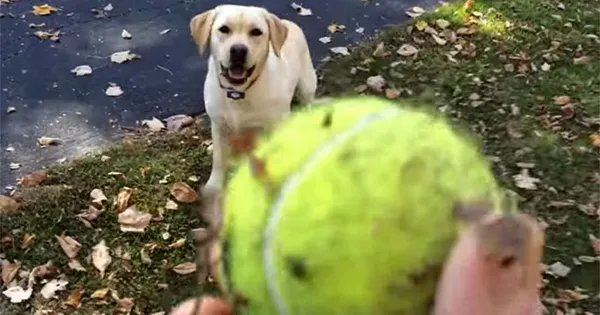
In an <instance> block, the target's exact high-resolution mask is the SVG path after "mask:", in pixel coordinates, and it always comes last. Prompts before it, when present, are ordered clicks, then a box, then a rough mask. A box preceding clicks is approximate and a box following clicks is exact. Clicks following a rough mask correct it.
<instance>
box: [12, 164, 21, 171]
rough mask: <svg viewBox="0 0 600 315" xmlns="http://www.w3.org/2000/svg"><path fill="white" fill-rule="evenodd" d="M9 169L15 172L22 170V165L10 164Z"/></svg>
mask: <svg viewBox="0 0 600 315" xmlns="http://www.w3.org/2000/svg"><path fill="white" fill-rule="evenodd" d="M9 168H10V169H11V170H13V171H14V170H17V169H20V168H21V164H19V163H10V165H9Z"/></svg>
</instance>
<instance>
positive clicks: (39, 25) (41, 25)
mask: <svg viewBox="0 0 600 315" xmlns="http://www.w3.org/2000/svg"><path fill="white" fill-rule="evenodd" d="M44 26H46V23H40V24H34V23H29V28H40V27H44Z"/></svg>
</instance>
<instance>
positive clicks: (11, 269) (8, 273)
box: [2, 260, 21, 287]
mask: <svg viewBox="0 0 600 315" xmlns="http://www.w3.org/2000/svg"><path fill="white" fill-rule="evenodd" d="M20 268H21V262H20V261H18V260H15V262H14V263H9V262H8V261H4V262H3V263H2V284H4V286H5V287H8V284H9V283H10V282H11V281H13V279H14V278H15V276H16V275H17V273H18V272H19V269H20Z"/></svg>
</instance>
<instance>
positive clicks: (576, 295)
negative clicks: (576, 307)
mask: <svg viewBox="0 0 600 315" xmlns="http://www.w3.org/2000/svg"><path fill="white" fill-rule="evenodd" d="M589 297H590V296H589V295H586V294H583V293H581V292H578V291H575V290H565V289H558V299H559V300H560V301H561V302H565V303H571V302H577V301H582V300H587V299H589Z"/></svg>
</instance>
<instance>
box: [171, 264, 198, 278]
mask: <svg viewBox="0 0 600 315" xmlns="http://www.w3.org/2000/svg"><path fill="white" fill-rule="evenodd" d="M173 271H175V273H177V274H180V275H187V274H190V273H193V272H195V271H196V264H195V263H191V262H188V263H183V264H179V265H177V266H175V267H173Z"/></svg>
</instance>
